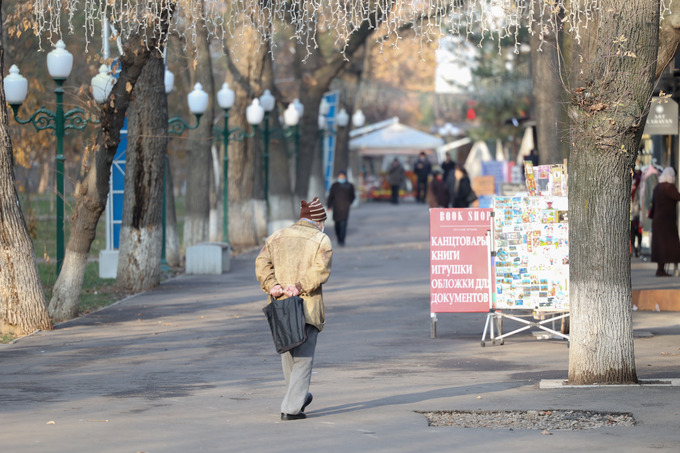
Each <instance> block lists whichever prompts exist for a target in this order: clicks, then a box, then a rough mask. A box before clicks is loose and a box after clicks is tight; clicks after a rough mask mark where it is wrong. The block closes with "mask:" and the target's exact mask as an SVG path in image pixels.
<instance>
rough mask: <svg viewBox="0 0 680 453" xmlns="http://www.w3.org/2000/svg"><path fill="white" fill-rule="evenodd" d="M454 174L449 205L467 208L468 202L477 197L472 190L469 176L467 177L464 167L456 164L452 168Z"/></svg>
mask: <svg viewBox="0 0 680 453" xmlns="http://www.w3.org/2000/svg"><path fill="white" fill-rule="evenodd" d="M454 175H455V177H456V179H455V181H454V183H453V191H452V194H451V207H453V208H467V207H469V206H470V203H472V202H473V201H474V200H476V199H477V195H476V194H475V193H474V192H473V191H472V186H471V185H470V178H469V177H468V175H467V171H466V170H465V168H463V167H461V166H457V167H456V169H455V170H454ZM472 198H474V200H472Z"/></svg>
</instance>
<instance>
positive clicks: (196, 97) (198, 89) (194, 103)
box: [161, 69, 209, 270]
mask: <svg viewBox="0 0 680 453" xmlns="http://www.w3.org/2000/svg"><path fill="white" fill-rule="evenodd" d="M174 80H175V76H174V75H173V73H172V72H170V71H168V70H167V69H166V70H165V76H164V81H163V83H164V84H165V94H169V93H170V92H171V91H172V87H173V84H174ZM208 100H209V96H208V93H206V92H205V91H203V86H202V85H201V84H200V83H197V84H195V85H194V89H193V90H192V91H191V92H190V93H189V94H188V95H187V104H188V105H189V111H191V113H192V114H193V115H194V117H195V118H196V124H194V125H193V126H191V125H190V124H189V123H187V122H186V121H184V120H183V119H182V118H180V117H179V116H176V117H173V118H170V119H168V133H169V134H173V135H182V134H183V133H184V131H185V130H187V129H196V128H197V127H198V125H199V124H200V123H201V116H203V114H204V113H205V111H206V110H207V109H208ZM168 169H169V165H168V153H167V152H166V153H165V159H163V204H162V219H161V222H162V228H161V231H162V233H163V234H162V239H161V240H162V245H161V269H162V270H168V269H169V267H168V261H167V260H166V258H165V235H166V233H165V222H166V205H167V180H168Z"/></svg>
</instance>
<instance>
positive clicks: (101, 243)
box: [0, 192, 185, 343]
mask: <svg viewBox="0 0 680 453" xmlns="http://www.w3.org/2000/svg"><path fill="white" fill-rule="evenodd" d="M19 200H20V204H21V209H22V211H23V213H24V218H25V220H26V225H27V228H28V231H29V234H30V236H31V238H32V239H33V247H34V249H35V255H36V259H37V262H38V271H39V273H40V278H41V281H42V285H43V289H44V291H45V299H46V301H47V302H48V303H49V301H50V299H51V297H52V288H53V287H54V284H55V282H56V280H57V273H56V259H57V245H56V244H57V241H56V230H57V227H56V207H55V200H54V194H42V195H35V194H27V193H25V192H24V193H19ZM184 202H185V200H184V197H177V198H176V199H175V210H176V216H177V223H178V225H177V228H178V234H179V238H180V242H181V241H182V237H183V236H182V234H183V231H184V221H183V220H184V209H185V205H184ZM75 204H76V201H75V198H74V197H73V196H69V195H67V196H66V197H65V200H64V220H65V221H64V245H65V246H68V240H69V236H70V226H71V225H70V220H71V217H72V215H73V212H74V210H75ZM104 249H106V220H105V216H104V214H102V216H101V217H100V219H99V222H98V224H97V231H96V234H95V238H94V240H93V242H92V245H91V247H90V253H89V261H88V263H87V265H86V268H85V277H84V281H83V287H82V291H81V293H80V306H79V313H80V314H86V313H90V312H93V311H96V310H98V309H100V308H102V307H105V306H107V305H111V304H112V303H114V302H117V301H119V300H121V299H124V298H125V297H127V296H129V293H127V292H126V291H122V290H120V289H119V288H118V287H117V285H116V280H115V279H102V278H99V253H100V251H102V250H104ZM181 251H182V247H180V253H181ZM13 339H14V337H12V336H11V335H3V336H0V343H9V342H10V341H12V340H13Z"/></svg>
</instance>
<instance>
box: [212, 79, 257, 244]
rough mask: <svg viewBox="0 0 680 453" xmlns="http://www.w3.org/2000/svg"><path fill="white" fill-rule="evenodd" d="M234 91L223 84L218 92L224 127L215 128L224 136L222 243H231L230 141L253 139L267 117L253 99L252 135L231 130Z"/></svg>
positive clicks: (249, 114) (250, 112) (248, 112)
mask: <svg viewBox="0 0 680 453" xmlns="http://www.w3.org/2000/svg"><path fill="white" fill-rule="evenodd" d="M234 100H235V96H234V91H233V90H232V89H231V88H229V84H228V83H226V82H225V83H223V84H222V89H220V91H218V92H217V104H218V105H219V106H220V108H221V109H222V110H224V127H223V128H222V129H220V128H219V127H215V128H214V130H215V132H216V134H215V135H218V134H222V146H223V147H224V160H223V170H222V171H223V173H222V180H223V181H222V184H223V185H224V187H223V195H222V196H223V198H224V199H223V200H222V205H223V215H222V241H223V242H226V243H227V244H228V243H229V140H230V137H231V140H232V141H234V140H235V141H238V142H240V141H243V140H245V139H246V138H252V137H254V136H255V134H256V133H257V126H258V125H259V124H260V123H261V122H262V119H263V118H264V115H265V110H264V109H263V108H262V106H261V105H260V100H259V99H253V102H252V104H251V105H250V106H248V108H246V120H247V121H248V124H250V125H251V126H252V127H253V132H252V133H250V134H249V133H247V132H246V131H244V130H243V129H241V128H239V127H235V128H233V129H229V110H230V109H231V108H232V107H233V106H234Z"/></svg>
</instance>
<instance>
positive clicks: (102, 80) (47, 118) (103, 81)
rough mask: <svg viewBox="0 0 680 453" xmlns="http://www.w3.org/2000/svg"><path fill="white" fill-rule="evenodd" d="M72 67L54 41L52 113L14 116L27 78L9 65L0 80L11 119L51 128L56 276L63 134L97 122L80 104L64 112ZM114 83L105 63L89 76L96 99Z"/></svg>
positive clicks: (66, 53) (60, 252)
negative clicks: (54, 102)
mask: <svg viewBox="0 0 680 453" xmlns="http://www.w3.org/2000/svg"><path fill="white" fill-rule="evenodd" d="M72 69H73V55H72V54H71V53H70V52H69V51H68V50H66V46H65V45H64V42H63V41H62V40H59V41H58V42H57V43H56V44H55V49H54V50H52V51H51V52H50V53H49V54H47V70H48V72H49V74H50V77H52V79H53V80H54V82H55V83H56V84H57V88H55V89H54V93H55V94H56V98H57V105H56V110H55V111H54V112H52V111H50V110H48V109H46V108H45V106H42V107H41V108H40V109H38V110H37V111H36V112H35V113H33V115H31V117H30V118H28V119H25V120H23V119H21V118H19V116H18V113H19V108H20V107H21V104H23V102H24V101H25V100H26V95H27V94H28V81H27V80H26V79H25V78H24V77H23V76H22V75H21V74H20V73H19V68H18V67H17V66H16V65H12V67H11V68H10V70H9V72H10V73H9V75H8V76H7V77H5V78H4V79H3V86H4V89H5V96H6V100H7V103H8V104H9V105H10V107H12V111H13V112H14V119H15V120H16V122H17V123H19V124H32V125H33V127H35V129H36V131H42V130H45V129H52V130H53V131H54V135H55V136H56V138H57V151H56V156H55V167H56V183H57V199H56V201H57V275H59V273H60V272H61V267H62V265H63V261H64V160H65V159H64V135H65V132H66V130H68V129H76V130H79V131H81V130H83V129H85V127H86V126H87V124H88V123H93V124H97V123H99V121H98V120H95V119H92V118H90V117H88V116H86V115H85V110H83V109H82V108H80V107H76V108H73V109H71V110H69V111H67V112H64V88H63V85H64V82H65V81H66V79H68V76H69V75H70V74H71V70H72ZM114 84H115V79H114V78H113V76H111V75H110V74H108V68H107V67H106V66H105V65H102V67H100V68H99V74H98V75H96V76H95V77H94V78H93V79H92V91H93V94H94V97H95V99H96V101H97V102H99V103H103V102H104V101H105V100H106V99H107V98H108V96H109V94H110V93H111V89H112V88H113V85H114Z"/></svg>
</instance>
